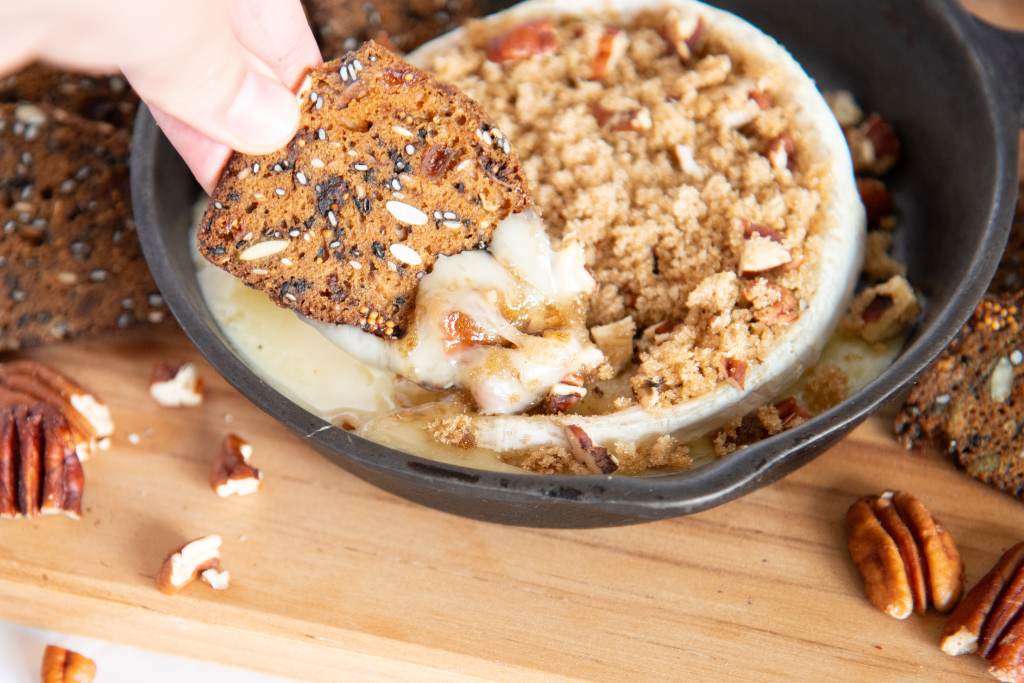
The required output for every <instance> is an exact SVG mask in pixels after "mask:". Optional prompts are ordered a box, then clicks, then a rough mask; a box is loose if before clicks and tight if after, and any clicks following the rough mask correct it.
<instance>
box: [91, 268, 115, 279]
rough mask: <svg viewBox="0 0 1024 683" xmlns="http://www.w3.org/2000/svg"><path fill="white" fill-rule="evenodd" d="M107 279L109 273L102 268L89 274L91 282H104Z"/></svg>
mask: <svg viewBox="0 0 1024 683" xmlns="http://www.w3.org/2000/svg"><path fill="white" fill-rule="evenodd" d="M108 277H110V273H108V272H107V271H105V270H103V269H102V268H97V269H96V270H93V271H92V272H90V273H89V279H90V280H91V281H92V282H106V280H107V278H108Z"/></svg>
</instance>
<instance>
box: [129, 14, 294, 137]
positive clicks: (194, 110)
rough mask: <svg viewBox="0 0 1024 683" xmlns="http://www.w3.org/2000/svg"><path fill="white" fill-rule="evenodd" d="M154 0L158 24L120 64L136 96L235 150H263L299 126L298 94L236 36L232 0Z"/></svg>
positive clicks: (292, 133)
mask: <svg viewBox="0 0 1024 683" xmlns="http://www.w3.org/2000/svg"><path fill="white" fill-rule="evenodd" d="M268 1H269V0H268ZM159 4H160V5H161V6H162V10H161V15H160V16H159V17H157V18H156V20H158V21H161V22H164V25H163V26H162V27H161V30H160V31H159V33H156V34H153V35H152V36H151V37H152V40H151V44H150V45H149V49H146V50H135V51H134V54H131V55H129V57H128V59H127V60H126V61H125V62H124V63H123V65H122V66H123V70H124V73H125V75H126V76H127V77H128V80H129V81H131V83H132V86H133V87H134V88H135V89H136V91H137V92H138V93H139V95H140V96H141V97H142V98H143V99H144V100H146V102H147V103H149V104H151V105H152V106H154V107H155V108H158V109H160V110H162V111H163V112H165V113H166V114H168V115H170V116H172V117H174V118H175V119H177V120H178V121H179V122H181V123H184V124H187V125H188V126H190V127H191V128H193V129H195V131H198V132H200V133H202V134H204V135H206V136H207V137H209V138H212V139H213V140H216V141H218V142H220V143H222V144H225V145H227V146H229V147H231V148H233V149H237V150H239V151H242V152H246V153H251V154H265V153H269V152H272V151H274V150H276V149H279V148H281V147H282V146H284V145H285V144H286V143H287V142H288V140H289V139H290V138H291V137H292V136H293V135H294V134H295V130H296V129H297V128H298V122H299V108H298V104H297V102H296V101H295V96H294V95H293V94H292V92H291V90H290V89H289V88H288V87H286V86H285V85H284V84H283V83H282V82H281V81H280V80H278V79H277V77H276V76H274V75H272V74H268V73H266V71H267V69H265V67H263V65H262V64H259V63H258V61H257V60H256V59H254V57H253V55H252V54H251V53H250V52H249V51H248V50H247V49H246V48H245V47H244V46H243V45H242V44H241V43H240V42H239V41H238V39H237V38H236V36H235V33H234V31H233V30H232V28H231V19H230V16H229V12H228V4H230V3H226V2H223V3H222V2H201V1H199V0H179V2H177V3H166V2H160V3H159ZM307 30H308V29H307Z"/></svg>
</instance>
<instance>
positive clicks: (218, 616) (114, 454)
mask: <svg viewBox="0 0 1024 683" xmlns="http://www.w3.org/2000/svg"><path fill="white" fill-rule="evenodd" d="M30 355H31V356H32V357H35V358H38V359H39V360H41V361H44V362H47V363H51V364H53V365H55V366H57V367H59V368H61V369H62V370H64V371H66V372H67V373H69V374H71V375H72V376H74V377H76V378H77V379H78V380H79V381H81V382H83V383H85V384H86V385H87V386H89V387H91V388H93V389H94V390H95V391H97V392H99V393H100V394H101V395H102V397H103V398H105V399H106V400H107V401H108V402H109V404H110V405H111V407H112V409H113V411H114V415H115V418H116V420H117V434H116V437H115V439H114V443H113V447H112V448H111V449H110V450H109V451H108V452H104V453H99V454H97V455H95V456H94V457H93V458H91V459H90V460H89V461H88V462H87V463H86V464H85V472H86V477H87V487H86V497H85V512H84V515H83V518H82V519H81V520H80V521H78V522H75V521H71V520H65V519H62V518H46V519H42V520H38V521H19V522H7V523H4V524H3V525H2V526H0V618H7V619H13V620H16V621H20V622H24V623H27V624H31V625H36V626H44V627H47V628H51V629H56V630H61V631H68V632H73V633H81V634H84V635H90V636H95V637H100V638H105V639H108V640H113V641H118V642H122V643H129V644H133V645H138V646H141V647H147V648H152V649H157V650H165V651H169V652H174V653H178V654H184V655H190V656H193V657H198V658H207V659H212V660H217V661H220V662H224V663H229V664H235V665H239V666H246V667H251V668H256V669H262V670H265V671H268V672H273V673H278V674H284V675H291V676H297V677H302V678H310V679H320V680H331V679H334V680H337V678H338V677H339V676H340V675H341V674H343V673H344V674H346V675H347V676H351V677H353V678H354V677H357V676H358V677H368V676H370V675H371V674H372V675H373V676H374V677H378V678H395V679H402V680H411V679H426V678H435V679H436V678H438V677H440V676H442V675H443V676H444V677H445V678H457V677H459V676H465V677H470V678H471V677H482V678H503V679H516V680H529V679H532V678H540V677H542V676H546V675H552V674H557V675H561V676H566V677H580V678H591V679H604V680H616V679H618V680H621V679H622V678H623V677H625V676H626V675H634V676H642V677H644V678H651V679H658V678H660V679H672V678H675V679H678V678H679V677H680V676H682V675H684V674H685V675H686V676H687V677H689V678H691V679H693V680H723V679H725V678H729V679H730V680H759V681H763V680H793V678H794V677H800V678H805V679H807V680H824V679H826V678H832V679H834V680H844V681H852V680H869V679H872V680H878V679H883V680H887V679H894V678H898V679H900V680H910V679H917V680H929V681H940V680H941V681H954V680H964V679H967V678H970V677H978V678H979V679H980V680H985V674H984V667H983V666H982V663H981V661H980V660H977V659H976V658H973V657H969V658H959V659H954V658H951V657H947V656H946V655H944V654H942V653H941V652H940V651H939V649H938V647H937V645H936V640H937V637H938V633H939V631H940V629H941V624H942V620H941V619H940V618H939V617H937V616H934V615H929V616H927V617H924V618H920V617H914V618H911V619H910V620H908V621H906V622H897V621H894V620H893V619H890V618H888V617H886V616H884V615H883V614H881V613H880V612H878V611H876V610H875V609H873V608H872V607H870V606H869V605H868V603H867V602H866V600H865V599H864V597H863V595H862V590H861V586H860V579H859V577H858V576H857V575H856V573H855V571H854V569H853V567H852V566H851V564H850V561H849V559H848V557H847V554H846V550H845V540H844V531H843V524H842V521H843V516H844V513H845V510H846V508H847V506H848V505H849V504H850V502H851V501H852V500H853V499H854V498H855V497H857V496H858V495H860V494H863V493H866V492H878V491H881V490H883V489H885V488H900V489H905V490H908V491H912V492H914V493H916V494H917V495H918V496H919V497H920V498H921V499H922V500H923V501H924V502H925V503H926V504H927V505H929V506H930V507H931V508H932V510H933V511H934V512H935V513H936V515H938V516H939V517H940V518H941V519H942V521H943V522H944V523H945V524H946V525H947V526H948V527H949V528H950V529H951V531H952V533H953V534H954V536H955V538H956V539H957V541H958V543H959V544H960V548H961V551H962V552H963V554H964V559H965V561H966V564H967V573H968V577H969V579H970V580H972V581H973V580H976V579H977V578H978V577H980V576H981V575H982V574H983V573H984V572H985V571H987V568H988V567H989V566H990V565H991V564H992V563H993V562H994V560H995V559H996V558H997V557H998V555H999V554H1000V553H1001V552H1002V551H1003V550H1004V549H1005V548H1006V547H1008V546H1009V545H1011V544H1012V543H1014V542H1016V541H1019V540H1024V506H1022V505H1021V504H1020V503H1019V502H1018V501H1016V500H1014V499H1012V498H1010V497H1008V496H1004V495H1001V494H999V493H997V492H996V491H993V490H990V489H988V488H986V487H984V486H982V485H981V484H978V483H975V482H974V481H972V480H970V479H968V478H967V477H966V476H964V475H962V474H960V473H959V472H957V471H956V470H955V469H954V468H953V467H952V465H951V464H950V463H949V462H948V461H947V459H946V458H944V457H941V456H940V455H938V454H934V453H931V454H920V453H917V454H909V453H906V452H904V451H902V450H900V449H899V448H898V447H897V446H896V445H895V443H894V442H893V441H892V440H891V438H890V437H889V432H888V425H887V423H886V422H885V421H883V420H882V419H880V418H876V419H875V420H874V421H872V422H870V423H868V424H866V425H865V426H863V427H862V428H860V429H858V430H857V431H856V432H855V433H854V434H853V436H852V437H850V438H848V439H846V440H845V441H843V442H842V443H841V444H840V445H839V446H837V447H836V448H834V449H832V450H831V451H829V452H828V453H826V454H825V455H823V456H822V457H820V458H819V459H818V460H817V461H815V462H814V463H812V464H811V465H809V466H807V467H805V468H804V469H802V470H800V471H798V472H797V473H795V474H794V475H792V476H790V477H789V478H787V479H785V480H784V481H781V482H779V483H777V484H775V485H773V486H771V487H769V488H767V489H762V490H760V491H758V492H756V493H754V494H752V495H750V496H747V497H746V498H743V499H741V500H739V501H736V502H734V503H730V504H729V505H726V506H724V507H721V508H717V509H715V510H711V511H709V512H706V513H703V514H700V515H697V516H694V517H689V518H682V519H676V520H671V521H665V522H657V523H651V524H646V525H642V526H635V527H627V528H618V529H598V530H586V531H551V530H534V529H518V528H508V527H501V526H496V525H491V524H485V523H480V522H475V521H470V520H466V519H461V518H458V517H454V516H451V515H448V514H445V513H440V512H436V511H433V510H429V509H426V508H423V507H420V506H418V505H414V504H412V503H408V502H406V501H404V500H401V499H399V498H396V497H394V496H391V495H389V494H386V493H383V492H381V491H379V490H377V489H375V488H373V487H372V486H370V485H368V484H365V483H363V482H362V481H360V480H358V479H356V478H354V477H352V476H351V475H349V474H347V473H346V472H344V471H342V470H341V469H339V468H338V467H336V466H334V465H332V464H330V463H329V462H328V461H327V460H326V459H324V458H322V457H320V456H319V455H317V454H316V453H315V452H313V451H312V450H310V449H309V448H307V447H306V446H304V445H303V444H302V442H301V441H300V440H299V439H298V438H297V437H294V436H292V435H291V434H290V433H288V432H287V431H286V430H285V429H284V428H282V427H280V426H279V425H277V424H276V423H275V422H274V421H273V420H271V419H270V418H268V417H267V416H266V415H264V414H263V413H261V412H260V411H259V410H257V409H256V408H254V407H253V406H251V405H250V404H249V403H248V402H247V401H246V400H245V399H243V398H242V397H241V396H240V395H239V394H238V393H237V392H235V391H234V390H233V389H231V388H230V387H229V386H227V385H226V384H225V382H224V381H223V380H221V379H220V378H219V377H218V376H217V375H216V373H215V372H213V370H212V369H210V368H209V367H208V366H207V365H205V364H204V363H202V361H201V360H200V358H199V356H198V354H197V353H196V352H195V350H194V349H193V348H192V347H191V345H190V344H189V343H188V342H187V341H186V340H185V339H184V337H183V336H182V335H181V334H180V333H178V332H177V331H176V330H173V329H171V328H167V329H165V330H164V331H162V332H154V331H138V332H135V333H133V334H131V335H126V336H122V337H119V338H117V339H111V340H102V341H99V340H98V341H91V342H83V343H76V344H70V345H66V346H61V347H55V348H52V349H45V350H41V351H38V352H34V353H32V354H30ZM168 359H189V360H194V361H196V362H198V363H200V366H201V367H202V368H203V373H202V374H203V377H204V379H205V380H206V382H207V385H208V394H207V400H206V402H205V403H204V405H203V406H201V407H200V408H194V409H166V408H160V407H159V406H157V405H156V404H155V403H154V402H152V401H151V400H150V398H149V397H148V393H147V389H148V375H149V370H150V367H151V365H152V364H153V363H154V362H156V361H159V360H168ZM230 431H234V432H237V433H238V434H240V435H242V436H243V437H245V438H246V439H248V440H250V441H251V442H252V444H253V445H254V447H255V455H254V458H253V459H254V462H255V463H256V464H257V465H258V466H259V467H261V468H262V469H263V470H264V473H265V477H266V479H265V489H264V490H263V491H262V492H261V493H259V494H257V495H255V496H252V497H249V498H241V499H230V500H221V499H219V498H217V497H216V496H215V495H214V494H213V492H212V491H211V490H210V488H209V486H208V484H207V475H208V472H209V470H210V467H211V463H212V461H213V458H214V456H215V453H216V452H217V449H218V446H219V443H220V440H221V438H222V437H223V436H224V435H225V434H226V433H228V432H230ZM132 441H137V442H138V443H137V444H133V443H132ZM208 533H219V534H221V535H222V536H223V537H224V548H223V557H224V563H225V565H226V566H227V567H228V568H229V569H230V570H231V572H232V575H233V578H234V581H233V584H232V586H231V588H230V590H228V591H226V592H224V593H215V592H213V591H212V590H209V589H208V588H207V587H206V586H205V585H202V584H195V585H193V586H191V587H190V588H189V589H187V590H186V591H185V592H184V593H182V594H180V595H178V596H175V597H168V596H165V595H163V594H161V593H159V592H158V591H157V589H156V588H155V585H154V576H155V574H156V572H157V570H158V568H159V566H160V563H161V561H162V559H163V558H164V556H165V555H166V553H167V552H169V551H170V550H171V549H173V548H174V547H176V546H178V545H180V544H181V543H182V542H184V541H186V540H188V539H190V538H193V537H196V536H200V535H204V534H208ZM99 665H100V667H101V668H102V665H103V663H102V662H100V663H99Z"/></svg>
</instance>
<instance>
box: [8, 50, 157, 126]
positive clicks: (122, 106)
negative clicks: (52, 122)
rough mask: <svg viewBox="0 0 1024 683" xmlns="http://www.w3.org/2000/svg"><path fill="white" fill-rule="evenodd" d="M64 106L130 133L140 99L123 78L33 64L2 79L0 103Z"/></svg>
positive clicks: (71, 110)
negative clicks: (73, 71) (23, 102)
mask: <svg viewBox="0 0 1024 683" xmlns="http://www.w3.org/2000/svg"><path fill="white" fill-rule="evenodd" d="M21 101H25V102H34V103H37V104H47V105H52V106H54V107H60V108H61V109H64V110H66V111H69V112H71V113H72V114H77V115H79V116H81V117H83V118H86V119H90V120H92V121H106V122H107V123H109V124H111V125H114V126H117V127H118V128H124V129H126V130H130V129H131V127H132V122H133V121H134V120H135V111H136V110H137V109H138V106H139V98H138V96H136V94H135V93H134V92H133V91H132V89H131V88H129V87H128V83H127V82H126V81H125V80H124V78H122V77H121V76H119V75H116V74H111V75H106V76H92V75H87V74H78V73H71V72H69V71H61V70H60V69H56V68H53V67H50V66H46V65H45V64H31V65H29V66H27V67H25V68H24V69H22V70H21V71H19V72H17V73H14V74H11V75H10V76H6V77H4V78H0V102H21Z"/></svg>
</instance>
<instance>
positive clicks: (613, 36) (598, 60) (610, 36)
mask: <svg viewBox="0 0 1024 683" xmlns="http://www.w3.org/2000/svg"><path fill="white" fill-rule="evenodd" d="M628 44H629V39H628V38H627V37H626V34H625V33H624V32H623V31H622V29H620V28H617V27H615V26H606V27H605V29H604V31H603V32H602V33H601V35H600V37H599V38H598V39H597V53H596V54H595V55H594V61H593V62H591V65H590V80H592V81H603V80H604V79H605V77H607V76H608V72H609V71H611V70H612V69H614V68H615V65H616V64H617V63H618V61H619V60H620V59H622V55H624V54H625V53H626V47H627V46H628Z"/></svg>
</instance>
